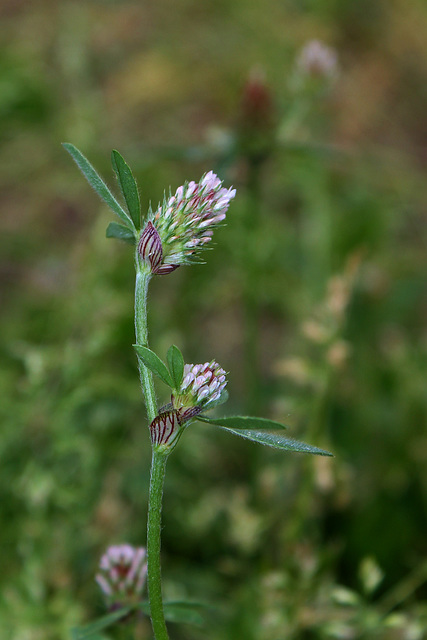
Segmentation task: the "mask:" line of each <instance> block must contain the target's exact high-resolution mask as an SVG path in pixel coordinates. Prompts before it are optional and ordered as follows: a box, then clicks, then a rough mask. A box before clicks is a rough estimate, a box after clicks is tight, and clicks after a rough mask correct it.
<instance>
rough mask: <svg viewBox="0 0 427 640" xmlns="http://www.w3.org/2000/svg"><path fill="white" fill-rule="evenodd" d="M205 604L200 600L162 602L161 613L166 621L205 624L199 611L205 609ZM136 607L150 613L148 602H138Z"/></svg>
mask: <svg viewBox="0 0 427 640" xmlns="http://www.w3.org/2000/svg"><path fill="white" fill-rule="evenodd" d="M207 608H208V607H207V605H205V604H203V603H201V602H185V601H180V600H179V601H178V600H177V601H176V602H164V603H163V613H164V615H165V619H166V620H167V621H168V622H183V623H186V624H194V625H198V626H203V625H204V624H205V619H204V616H203V615H202V613H201V611H203V610H207ZM138 609H140V610H141V611H143V612H144V613H146V614H147V615H148V616H149V615H150V605H149V603H148V602H140V603H139V604H138Z"/></svg>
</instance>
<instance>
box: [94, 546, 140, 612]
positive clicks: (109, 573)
mask: <svg viewBox="0 0 427 640" xmlns="http://www.w3.org/2000/svg"><path fill="white" fill-rule="evenodd" d="M146 555H147V554H146V550H145V548H144V547H132V546H131V545H130V544H121V545H115V546H114V545H113V546H111V547H108V549H107V551H106V553H104V555H103V556H102V558H101V561H100V563H99V573H98V574H97V575H96V581H97V583H98V585H99V586H100V587H101V589H102V591H103V593H104V595H105V596H106V598H107V600H108V602H109V604H110V605H125V604H129V603H131V602H134V601H135V600H138V599H139V597H140V596H141V593H142V590H143V588H144V585H145V578H146V574H147V559H146Z"/></svg>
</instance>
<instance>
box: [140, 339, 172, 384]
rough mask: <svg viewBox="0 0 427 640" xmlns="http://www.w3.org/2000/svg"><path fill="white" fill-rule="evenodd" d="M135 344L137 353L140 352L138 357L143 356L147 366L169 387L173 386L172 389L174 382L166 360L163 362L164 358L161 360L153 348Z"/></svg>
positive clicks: (142, 358)
mask: <svg viewBox="0 0 427 640" xmlns="http://www.w3.org/2000/svg"><path fill="white" fill-rule="evenodd" d="M133 346H134V349H135V351H136V353H137V354H138V357H139V358H141V360H142V362H143V363H144V364H145V366H146V367H148V368H149V369H150V371H152V372H153V373H154V374H155V375H156V376H157V377H158V378H160V380H163V382H164V383H165V384H167V385H168V387H171V389H173V387H174V383H173V380H172V378H171V375H170V373H169V371H168V368H167V366H166V365H165V363H164V362H162V360H160V358H159V356H158V355H156V354H155V353H154V351H151V349H148V348H147V347H143V346H142V345H140V344H134V345H133Z"/></svg>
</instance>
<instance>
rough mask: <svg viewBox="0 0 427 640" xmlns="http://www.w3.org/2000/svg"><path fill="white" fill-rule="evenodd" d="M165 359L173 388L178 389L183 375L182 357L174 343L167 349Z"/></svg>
mask: <svg viewBox="0 0 427 640" xmlns="http://www.w3.org/2000/svg"><path fill="white" fill-rule="evenodd" d="M167 360H168V366H169V371H170V372H171V376H172V380H173V381H174V384H175V389H180V388H181V382H182V377H183V375H184V358H183V356H182V353H181V351H180V350H179V349H178V347H176V346H175V345H174V344H173V345H172V346H171V347H169V349H168V353H167Z"/></svg>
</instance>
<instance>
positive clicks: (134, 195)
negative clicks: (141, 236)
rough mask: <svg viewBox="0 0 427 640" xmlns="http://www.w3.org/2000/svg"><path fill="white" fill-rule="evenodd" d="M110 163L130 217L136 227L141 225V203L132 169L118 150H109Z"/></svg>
mask: <svg viewBox="0 0 427 640" xmlns="http://www.w3.org/2000/svg"><path fill="white" fill-rule="evenodd" d="M111 163H112V165H113V169H114V171H115V172H116V174H117V178H118V181H119V185H120V189H121V192H122V194H123V197H124V199H125V201H126V204H127V208H128V210H129V213H130V217H131V218H132V220H133V223H134V225H135V227H136V228H137V229H140V227H141V203H140V201H139V193H138V187H137V184H136V181H135V178H134V177H133V174H132V171H131V169H130V167H129V165H128V164H126V162H125V161H124V159H123V158H122V156H121V155H120V153H119V152H118V151H116V150H115V149H113V151H112V152H111Z"/></svg>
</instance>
